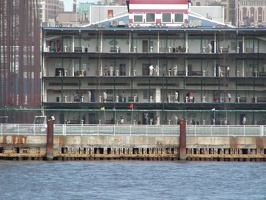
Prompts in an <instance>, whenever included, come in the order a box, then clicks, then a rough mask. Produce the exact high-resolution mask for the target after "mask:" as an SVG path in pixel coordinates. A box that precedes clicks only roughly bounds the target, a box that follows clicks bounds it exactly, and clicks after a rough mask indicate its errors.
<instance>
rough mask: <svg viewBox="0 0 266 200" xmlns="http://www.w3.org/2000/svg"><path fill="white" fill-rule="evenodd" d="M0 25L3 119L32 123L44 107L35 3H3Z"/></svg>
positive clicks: (27, 0) (0, 115)
mask: <svg viewBox="0 0 266 200" xmlns="http://www.w3.org/2000/svg"><path fill="white" fill-rule="evenodd" d="M21 11H23V12H21ZM0 24H1V25H0V119H3V118H5V119H6V120H5V122H9V123H32V121H33V119H34V116H35V115H36V113H39V112H38V111H36V110H35V109H40V107H41V99H40V97H41V90H40V89H41V77H40V71H41V68H40V21H39V19H38V8H37V3H36V1H35V0H14V1H10V0H0Z"/></svg>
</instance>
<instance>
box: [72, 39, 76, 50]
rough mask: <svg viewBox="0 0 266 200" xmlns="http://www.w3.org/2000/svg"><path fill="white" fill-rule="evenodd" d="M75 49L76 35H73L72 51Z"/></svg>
mask: <svg viewBox="0 0 266 200" xmlns="http://www.w3.org/2000/svg"><path fill="white" fill-rule="evenodd" d="M74 50H75V37H74V36H73V37H72V52H74Z"/></svg>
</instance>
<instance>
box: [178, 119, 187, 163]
mask: <svg viewBox="0 0 266 200" xmlns="http://www.w3.org/2000/svg"><path fill="white" fill-rule="evenodd" d="M186 143H187V142H186V120H184V119H183V120H181V122H180V136H179V159H180V160H186V149H187V145H186Z"/></svg>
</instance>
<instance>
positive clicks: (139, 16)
mask: <svg viewBox="0 0 266 200" xmlns="http://www.w3.org/2000/svg"><path fill="white" fill-rule="evenodd" d="M134 22H143V17H142V15H134Z"/></svg>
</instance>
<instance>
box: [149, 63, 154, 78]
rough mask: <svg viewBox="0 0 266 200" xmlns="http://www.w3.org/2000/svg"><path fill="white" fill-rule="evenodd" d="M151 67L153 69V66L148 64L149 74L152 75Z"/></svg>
mask: <svg viewBox="0 0 266 200" xmlns="http://www.w3.org/2000/svg"><path fill="white" fill-rule="evenodd" d="M153 69H154V67H153V65H150V67H149V70H150V73H149V74H150V76H152V75H153Z"/></svg>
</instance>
